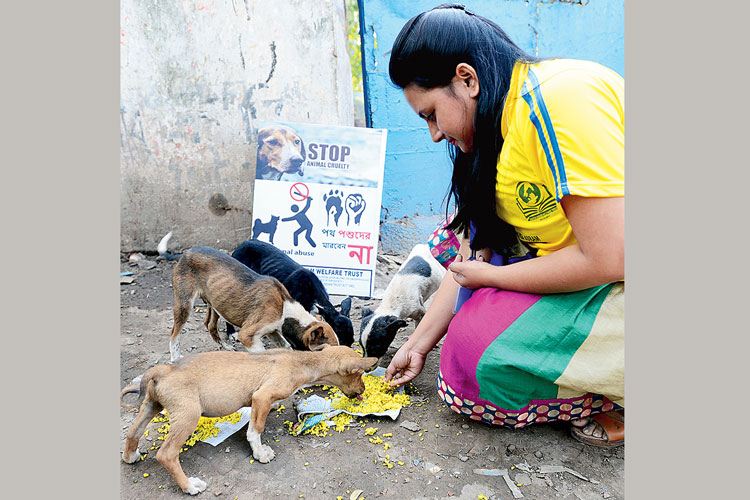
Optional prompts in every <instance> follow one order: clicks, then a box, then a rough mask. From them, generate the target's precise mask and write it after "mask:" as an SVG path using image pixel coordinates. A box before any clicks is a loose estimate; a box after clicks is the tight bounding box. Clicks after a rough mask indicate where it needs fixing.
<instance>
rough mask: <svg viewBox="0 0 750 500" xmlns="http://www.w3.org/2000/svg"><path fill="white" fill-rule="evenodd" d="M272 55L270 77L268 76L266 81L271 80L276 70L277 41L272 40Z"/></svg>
mask: <svg viewBox="0 0 750 500" xmlns="http://www.w3.org/2000/svg"><path fill="white" fill-rule="evenodd" d="M271 57H272V59H271V71H270V72H269V73H268V78H266V83H268V82H269V81H270V80H271V77H272V76H273V72H274V71H275V70H276V42H271ZM243 67H244V66H243Z"/></svg>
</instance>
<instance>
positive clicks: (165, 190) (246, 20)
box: [120, 0, 354, 251]
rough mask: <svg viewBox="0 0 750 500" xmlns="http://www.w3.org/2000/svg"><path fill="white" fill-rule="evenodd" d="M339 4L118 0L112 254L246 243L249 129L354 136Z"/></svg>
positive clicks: (337, 0) (252, 146) (251, 151)
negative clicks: (349, 128) (337, 130)
mask: <svg viewBox="0 0 750 500" xmlns="http://www.w3.org/2000/svg"><path fill="white" fill-rule="evenodd" d="M345 16H346V13H345V10H344V4H343V0H274V1H263V0H244V1H243V0H215V1H204V2H201V1H191V0H184V1H183V0H122V2H121V11H120V21H121V24H120V26H121V32H120V44H121V45H120V71H121V72H120V84H121V89H120V96H121V97H120V114H121V125H120V127H121V129H120V137H121V163H120V170H121V187H120V204H121V219H120V224H121V225H120V233H121V249H122V250H123V251H131V250H154V249H155V248H156V245H157V243H158V242H159V239H160V238H161V237H162V236H163V235H164V234H166V233H167V232H168V231H174V235H173V237H172V241H171V243H170V248H189V247H191V246H197V245H211V246H216V247H219V248H225V249H231V248H233V247H234V246H236V245H237V244H238V243H240V242H241V241H244V240H245V239H246V238H248V237H249V235H250V226H251V225H252V219H251V208H252V189H253V185H254V182H253V181H254V177H255V154H256V148H257V144H256V141H255V135H256V130H257V129H256V123H257V121H258V120H264V119H265V120H274V119H279V120H288V121H298V122H310V123H323V124H334V125H353V116H354V112H353V106H352V84H351V81H352V78H351V69H350V66H349V57H348V53H347V47H346V17H345Z"/></svg>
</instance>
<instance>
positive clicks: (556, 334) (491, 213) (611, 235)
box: [386, 4, 625, 446]
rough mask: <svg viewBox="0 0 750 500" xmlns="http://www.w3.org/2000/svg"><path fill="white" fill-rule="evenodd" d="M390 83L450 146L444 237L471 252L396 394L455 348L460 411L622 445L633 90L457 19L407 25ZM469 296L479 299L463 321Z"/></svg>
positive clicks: (598, 69) (402, 366)
mask: <svg viewBox="0 0 750 500" xmlns="http://www.w3.org/2000/svg"><path fill="white" fill-rule="evenodd" d="M389 73H390V77H391V80H392V81H393V83H395V84H396V85H397V86H399V87H400V88H401V89H403V92H404V96H405V98H406V100H407V102H408V103H409V105H410V106H411V108H412V109H413V110H414V111H415V112H416V113H417V114H418V115H419V116H420V117H421V118H423V119H424V120H425V122H426V124H427V127H428V129H429V133H430V135H431V137H432V140H433V141H435V142H439V141H442V140H445V141H446V142H448V143H449V144H450V145H449V146H448V149H449V153H450V154H451V157H452V160H453V174H452V179H451V187H450V195H451V197H452V198H453V201H454V203H455V206H456V208H457V212H456V215H455V217H454V218H453V220H452V221H451V222H450V224H448V225H447V227H446V228H445V231H455V232H456V234H458V235H460V236H461V238H460V239H461V244H460V249H459V250H458V255H457V256H456V258H455V261H454V262H452V263H451V264H450V266H449V270H450V271H451V272H450V273H446V277H445V279H444V280H443V282H442V284H441V286H440V288H439V290H438V292H437V294H436V296H435V298H434V300H433V303H432V305H431V307H430V309H429V310H428V312H427V314H426V315H425V317H424V319H423V320H422V321H421V323H420V324H419V326H418V327H417V328H416V330H415V331H414V333H413V334H412V335H411V336H410V337H409V339H408V341H407V342H406V343H405V344H404V345H403V346H402V347H401V348H400V349H399V350H398V352H397V353H396V355H395V356H394V358H393V360H392V361H391V363H390V365H389V367H388V369H387V372H386V379H387V380H390V381H391V383H392V384H393V385H402V384H405V383H407V382H408V381H410V380H412V379H413V378H414V377H416V376H417V375H418V374H419V373H420V372H421V370H422V368H423V366H424V361H425V357H426V355H427V353H428V352H429V351H430V350H431V349H432V348H433V347H435V346H436V345H437V344H438V342H439V341H440V340H441V339H442V338H443V337H445V340H444V342H443V346H442V350H441V354H440V374H439V377H438V392H439V394H440V396H441V397H442V398H443V399H444V401H445V403H446V405H448V407H449V408H451V409H452V410H453V411H456V412H458V413H460V414H464V415H466V416H468V417H469V418H471V419H474V420H479V421H483V422H486V423H490V424H495V425H500V426H504V427H510V428H519V427H524V426H527V425H530V424H532V423H542V422H552V421H570V422H571V424H572V426H571V434H572V435H573V437H575V438H577V439H579V440H580V441H583V442H586V443H589V444H594V445H599V446H617V445H620V444H622V443H623V440H624V428H625V424H624V305H623V302H624V281H623V280H624V199H623V196H624V112H623V107H624V101H623V99H624V97H623V95H624V88H623V87H624V82H623V79H622V78H621V77H620V76H619V75H617V74H616V73H615V72H614V71H611V70H609V69H607V68H605V67H603V66H601V65H599V64H596V63H593V62H588V61H578V60H570V59H538V58H535V57H533V56H531V55H529V54H526V53H525V52H524V51H523V50H521V49H520V48H519V47H518V46H517V45H516V44H514V43H513V42H512V41H511V40H510V39H509V38H508V36H507V35H506V34H505V33H504V32H503V30H502V29H501V28H500V27H499V26H497V25H496V24H495V23H493V22H491V21H489V20H488V19H485V18H483V17H481V16H478V15H475V14H473V13H472V12H470V11H469V10H467V9H465V8H464V7H463V6H461V5H457V4H444V5H441V6H439V7H436V8H434V9H431V10H429V11H426V12H423V13H421V14H419V15H417V16H415V17H414V18H412V19H411V20H409V21H408V22H407V23H406V25H405V26H404V27H403V28H402V30H401V32H400V33H399V35H398V37H397V38H396V41H395V43H394V45H393V50H392V52H391V59H390V65H389ZM519 249H524V251H520V252H519ZM470 257H474V258H470ZM459 286H461V287H464V288H466V289H468V290H473V292H470V293H471V297H470V298H469V299H468V300H467V301H466V302H465V303H463V305H462V306H461V307H460V309H459V310H458V312H456V313H455V314H454V305H455V301H456V296H457V293H458V290H459Z"/></svg>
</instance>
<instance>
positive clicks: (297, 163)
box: [255, 125, 305, 181]
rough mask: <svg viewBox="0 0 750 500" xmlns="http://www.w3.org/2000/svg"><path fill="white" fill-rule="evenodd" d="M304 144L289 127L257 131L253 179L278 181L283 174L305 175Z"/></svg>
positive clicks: (270, 127) (276, 126)
mask: <svg viewBox="0 0 750 500" xmlns="http://www.w3.org/2000/svg"><path fill="white" fill-rule="evenodd" d="M304 163H305V144H304V143H303V142H302V138H301V137H300V136H299V135H298V134H297V132H295V131H294V130H293V129H291V128H289V127H285V126H283V125H269V126H267V127H263V128H262V129H260V130H259V131H258V159H257V161H256V163H255V178H256V179H269V180H275V181H277V180H279V179H281V176H282V175H283V174H285V173H289V174H293V173H295V172H296V173H298V174H299V175H305V170H304Z"/></svg>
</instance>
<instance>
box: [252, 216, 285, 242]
mask: <svg viewBox="0 0 750 500" xmlns="http://www.w3.org/2000/svg"><path fill="white" fill-rule="evenodd" d="M278 224H279V216H278V215H271V220H269V221H268V222H262V221H261V220H260V219H255V223H254V224H253V239H254V240H257V239H259V238H258V236H260V235H261V234H263V233H268V241H269V243H273V236H274V235H275V234H276V227H277V226H278Z"/></svg>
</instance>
